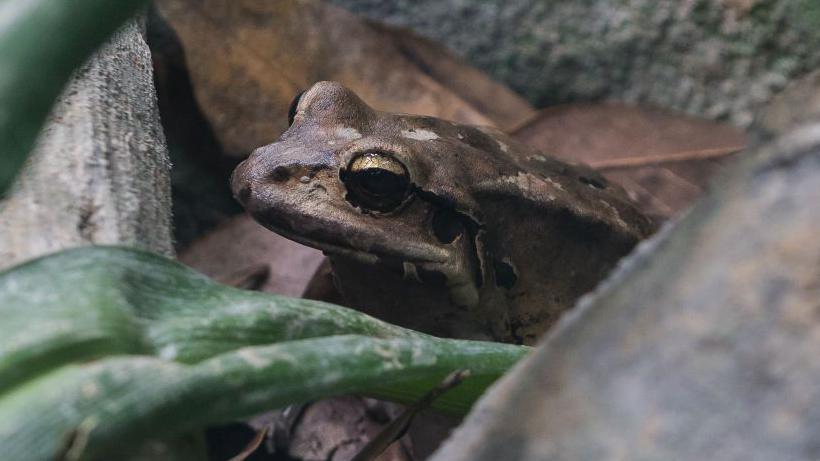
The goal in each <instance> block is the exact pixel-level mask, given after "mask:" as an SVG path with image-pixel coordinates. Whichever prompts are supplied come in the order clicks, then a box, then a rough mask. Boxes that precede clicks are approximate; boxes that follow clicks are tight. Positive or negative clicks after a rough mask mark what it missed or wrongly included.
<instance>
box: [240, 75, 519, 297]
mask: <svg viewBox="0 0 820 461" xmlns="http://www.w3.org/2000/svg"><path fill="white" fill-rule="evenodd" d="M290 116H291V117H290V119H291V125H290V127H289V128H288V130H287V131H286V132H285V133H284V134H282V136H280V137H279V139H278V140H277V141H276V142H274V143H273V144H269V145H267V146H264V147H261V148H259V149H256V150H255V151H254V152H253V153H252V154H251V155H250V157H249V158H248V159H247V160H245V161H244V162H243V163H242V164H241V165H239V167H237V169H236V171H235V172H234V174H233V178H232V187H233V191H234V195H235V196H236V198H237V199H238V200H239V201H240V202H241V203H242V205H243V206H245V208H246V209H247V210H248V211H249V212H250V213H251V214H252V215H253V216H254V218H255V219H256V220H258V221H259V222H260V223H262V224H263V225H265V226H266V227H268V228H270V229H271V230H273V231H275V232H277V233H279V234H281V235H283V236H285V237H288V238H290V239H293V240H295V241H298V242H300V243H303V244H306V245H309V246H312V247H315V248H318V249H321V250H323V251H324V252H326V253H328V254H331V255H340V256H344V257H347V258H352V259H354V260H358V261H360V262H363V263H367V264H384V265H385V266H387V267H392V268H396V270H402V271H404V273H405V275H406V276H412V277H415V278H418V279H419V280H421V281H425V280H426V279H428V278H429V279H435V280H438V281H443V282H444V283H446V285H447V286H448V288H449V289H450V294H451V298H452V299H453V301H455V302H456V303H457V304H460V305H464V306H470V305H474V304H475V303H476V302H477V301H478V288H479V287H480V286H481V285H482V283H483V268H482V266H483V265H484V264H483V263H482V261H481V259H482V256H481V251H480V248H479V246H480V238H479V234H480V232H481V228H482V217H481V212H480V210H479V207H478V205H477V203H476V201H475V199H474V198H473V197H472V196H471V193H470V192H469V185H470V184H472V183H474V182H476V180H475V178H476V177H478V178H487V177H497V176H498V175H500V174H507V173H508V172H505V171H502V170H506V169H509V168H508V167H507V166H505V165H507V164H508V163H507V162H504V161H503V160H502V159H499V158H495V157H498V156H499V155H502V154H500V153H499V151H498V143H497V141H496V140H495V139H494V138H493V137H492V136H489V135H488V134H486V132H485V130H484V129H481V128H476V127H471V126H462V125H458V124H455V123H452V122H448V121H444V120H440V119H436V118H431V117H422V116H412V115H404V114H392V113H385V112H379V111H376V110H374V109H372V108H371V107H369V106H368V105H367V104H365V103H364V102H363V101H362V100H361V99H359V97H358V96H356V95H355V94H354V93H353V92H352V91H350V90H348V89H347V88H345V87H343V86H341V85H339V84H338V83H333V82H319V83H317V84H315V85H313V87H311V88H310V89H308V90H307V91H305V92H304V93H302V94H301V95H300V96H299V97H297V99H296V100H295V101H294V102H293V104H292V107H291V111H290ZM489 147H492V149H489ZM442 276H443V278H442Z"/></svg>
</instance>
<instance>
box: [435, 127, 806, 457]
mask: <svg viewBox="0 0 820 461" xmlns="http://www.w3.org/2000/svg"><path fill="white" fill-rule="evenodd" d="M718 185H719V187H717V188H716V189H717V191H718V192H717V193H716V194H714V195H713V196H710V197H709V198H707V199H706V200H704V201H702V202H701V203H699V204H698V205H697V206H696V207H695V208H694V209H692V211H691V212H690V213H689V214H688V215H687V216H685V217H684V218H682V219H681V220H680V221H679V222H678V223H676V224H672V225H670V226H668V227H667V228H666V229H665V230H664V231H661V233H660V234H659V235H657V236H655V237H654V238H652V239H651V240H650V241H648V242H646V243H644V244H642V245H641V246H639V249H638V250H637V252H636V254H633V255H632V256H630V257H629V258H628V259H627V260H626V261H624V262H623V263H622V265H621V267H620V268H619V270H617V271H616V273H615V274H614V276H613V277H611V278H610V279H609V280H608V281H607V282H606V283H605V284H604V286H602V287H600V288H599V289H598V290H597V291H596V292H594V293H592V294H590V295H587V297H585V298H583V299H582V301H581V302H580V303H579V305H578V306H576V308H575V310H574V311H571V315H570V316H568V317H567V318H564V319H563V320H562V321H561V323H559V325H558V326H557V328H556V329H555V330H553V331H552V332H551V334H550V335H549V336H548V337H547V338H546V339H545V341H543V343H542V344H541V345H540V347H539V348H538V350H537V351H536V352H535V353H534V354H533V355H532V356H530V357H529V358H528V359H527V360H525V361H523V362H522V363H520V364H519V365H518V366H516V368H515V369H514V370H513V371H512V372H511V373H509V374H508V375H506V376H505V377H504V378H502V380H501V381H500V382H499V383H497V384H496V385H495V386H494V387H493V388H492V389H491V390H490V391H489V392H488V394H487V395H485V397H484V398H483V399H482V400H481V401H480V402H479V403H478V405H477V407H476V408H474V409H473V411H472V413H471V415H470V416H469V417H468V419H467V420H466V422H465V424H464V425H463V426H462V427H461V428H460V429H459V430H458V431H457V432H456V434H455V436H454V437H453V438H452V439H450V440H449V441H448V442H447V443H446V444H445V446H444V447H443V448H442V449H441V450H439V451H438V452H437V454H436V455H434V457H433V458H432V459H433V460H434V461H443V460H447V461H458V460H477V461H482V460H486V461H490V460H493V461H494V460H499V459H515V460H525V461H526V460H586V459H602V460H606V459H630V460H703V459H709V460H715V461H730V460H731V461H735V460H737V461H740V460H744V461H754V460H760V461H768V460H806V461H809V460H817V459H820V431H818V424H820V404H818V402H820V361H818V360H817V354H818V351H820V240H819V239H818V238H817V236H818V235H820V207H819V206H817V204H818V203H820V122H818V121H817V120H815V121H814V122H813V123H809V124H802V125H799V127H798V128H796V129H794V130H792V131H791V132H790V133H789V134H786V135H784V136H781V137H779V138H777V140H775V141H774V142H772V143H770V144H768V145H766V146H764V147H762V148H759V149H757V150H756V151H755V152H753V153H750V154H749V157H748V158H746V159H744V161H743V165H742V166H741V167H740V168H737V169H736V170H735V171H734V172H733V173H732V174H731V175H729V176H726V177H723V178H722V179H721V180H720V181H719V182H718Z"/></svg>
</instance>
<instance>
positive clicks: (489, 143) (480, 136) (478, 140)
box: [461, 126, 499, 152]
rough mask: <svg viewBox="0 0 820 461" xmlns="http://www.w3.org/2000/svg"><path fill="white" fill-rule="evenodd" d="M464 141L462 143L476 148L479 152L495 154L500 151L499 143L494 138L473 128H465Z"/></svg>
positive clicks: (463, 131) (463, 132) (463, 130)
mask: <svg viewBox="0 0 820 461" xmlns="http://www.w3.org/2000/svg"><path fill="white" fill-rule="evenodd" d="M461 133H462V134H463V137H464V139H462V142H464V143H465V144H467V145H469V146H470V147H474V148H476V149H479V150H483V151H485V152H495V151H497V150H499V148H498V143H497V142H496V141H495V139H493V138H492V137H490V136H488V135H487V134H486V133H484V132H483V131H481V130H479V129H478V128H473V127H470V126H468V127H464V128H463V129H462V130H461Z"/></svg>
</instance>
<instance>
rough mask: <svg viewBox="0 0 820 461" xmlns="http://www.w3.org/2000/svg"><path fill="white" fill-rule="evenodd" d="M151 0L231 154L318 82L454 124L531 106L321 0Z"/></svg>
mask: <svg viewBox="0 0 820 461" xmlns="http://www.w3.org/2000/svg"><path fill="white" fill-rule="evenodd" d="M156 5H157V9H158V11H159V13H160V15H161V16H162V17H163V18H164V19H165V20H166V21H167V22H168V24H169V25H170V26H171V27H172V28H173V29H174V31H175V32H176V34H177V35H178V37H179V40H180V42H181V44H182V47H183V48H184V52H185V60H186V63H187V68H188V70H189V73H190V79H191V82H192V86H193V90H194V94H195V96H196V101H197V103H198V104H199V107H200V109H201V110H202V112H203V113H204V115H205V117H206V119H207V120H208V122H209V123H210V125H211V126H212V128H213V130H214V133H215V134H216V137H217V138H218V140H219V142H220V144H221V145H222V147H223V149H224V150H225V152H226V153H227V154H229V155H233V156H243V155H245V154H247V153H248V152H249V151H250V150H252V149H253V148H255V147H258V146H261V145H264V144H267V143H269V142H271V141H272V140H274V139H275V138H276V137H277V136H279V134H281V133H282V131H284V130H285V128H287V117H286V115H287V109H288V106H289V104H290V101H291V100H292V98H293V97H294V95H296V94H297V93H298V92H299V91H300V90H303V89H305V88H307V87H309V86H310V85H311V84H312V83H314V82H316V81H318V80H336V81H339V82H341V83H343V84H344V85H345V86H347V87H349V88H351V89H352V90H353V91H355V92H356V93H357V94H359V95H360V96H361V97H362V98H363V99H364V100H366V101H367V102H368V103H369V104H371V105H372V106H373V107H375V108H377V109H381V110H389V111H394V112H407V113H414V114H424V115H431V116H437V117H441V118H446V119H451V120H455V121H460V122H467V123H475V124H489V125H493V124H495V125H498V126H500V127H508V126H512V124H514V123H516V122H517V121H519V120H520V119H521V118H523V117H526V116H527V115H529V114H530V113H531V112H532V110H531V109H530V108H529V106H528V105H527V104H526V103H525V102H524V101H523V100H522V99H521V98H520V97H518V96H516V95H515V94H514V93H512V92H511V91H509V90H507V89H505V88H503V87H502V86H501V85H499V84H497V83H495V82H492V81H491V80H490V79H489V78H488V77H486V76H485V75H484V74H482V73H480V72H478V71H476V70H475V69H472V68H470V67H469V66H467V65H466V64H464V63H462V62H461V61H459V60H458V59H456V58H454V57H453V56H452V55H451V54H449V53H447V52H445V51H443V50H442V49H437V47H436V45H434V44H433V43H432V42H429V41H424V40H422V39H419V38H418V37H412V36H409V35H408V33H407V32H399V31H395V30H390V29H386V28H385V27H383V26H378V27H377V26H374V25H373V24H371V23H369V22H367V21H365V20H363V19H361V18H359V17H357V16H355V15H353V14H351V13H349V12H347V11H346V10H343V9H341V8H338V7H335V6H332V5H329V4H326V3H324V2H321V1H318V0H306V1H301V2H271V1H268V0H231V1H227V0H204V1H202V0H160V1H157V2H156ZM443 76H446V78H443V79H442V80H437V78H442V77H443ZM451 87H456V88H457V90H456V91H454V90H453V88H451ZM494 106H495V107H497V108H498V109H497V110H491V111H488V115H486V116H485V115H484V114H482V112H481V108H484V109H486V108H488V107H494Z"/></svg>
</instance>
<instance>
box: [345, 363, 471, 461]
mask: <svg viewBox="0 0 820 461" xmlns="http://www.w3.org/2000/svg"><path fill="white" fill-rule="evenodd" d="M469 376H470V371H469V370H457V371H454V372H452V373H450V374H449V375H447V377H446V378H444V380H443V381H442V382H441V384H439V385H438V386H436V387H434V388H433V389H431V390H430V391H429V392H428V393H427V394H425V395H424V396H423V397H422V398H420V399H419V400H417V401H416V402H415V403H413V404H412V405H410V406H409V407H407V409H405V410H404V412H403V413H402V414H400V415H399V416H398V417H397V418H396V419H394V420H393V421H390V423H388V424H387V426H385V427H384V429H382V431H381V432H379V434H377V435H376V437H374V438H373V439H371V440H370V441H369V442H368V443H367V445H365V446H364V448H362V449H361V451H359V453H358V454H356V456H354V457H353V459H351V460H350V461H371V460H373V459H375V458H376V457H377V456H379V455H380V454H381V453H382V452H383V451H384V450H386V449H387V447H389V446H390V444H391V443H393V442H395V441H396V440H398V439H400V438H401V437H402V436H403V435H404V433H405V432H407V428H409V427H410V423H411V422H413V418H414V417H415V416H416V414H418V412H420V411H421V410H424V409H425V408H427V407H429V406H430V405H431V404H432V403H433V401H434V400H436V399H437V398H438V397H439V396H441V394H443V393H445V392H447V391H448V390H450V389H452V388H454V387H456V386H458V385H459V384H461V382H462V381H464V380H465V379H467V378H468V377H469Z"/></svg>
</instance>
